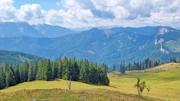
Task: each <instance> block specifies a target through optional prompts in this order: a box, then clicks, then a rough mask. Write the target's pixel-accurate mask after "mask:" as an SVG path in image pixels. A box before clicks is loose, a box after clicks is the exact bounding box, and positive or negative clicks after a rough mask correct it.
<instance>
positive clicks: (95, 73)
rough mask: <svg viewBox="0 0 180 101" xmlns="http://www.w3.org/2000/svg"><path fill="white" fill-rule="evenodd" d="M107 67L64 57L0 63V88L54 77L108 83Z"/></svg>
mask: <svg viewBox="0 0 180 101" xmlns="http://www.w3.org/2000/svg"><path fill="white" fill-rule="evenodd" d="M107 69H108V67H107V66H106V65H97V64H96V63H92V62H89V61H88V60H77V59H75V58H73V59H70V58H66V57H65V58H63V59H57V60H56V61H50V60H48V59H41V60H39V61H38V62H37V63H28V62H25V63H22V64H1V65H0V89H3V88H6V87H9V86H13V85H16V84H18V83H22V82H27V81H34V80H47V81H49V80H55V79H64V80H72V81H81V82H85V83H91V84H97V85H109V79H108V77H107Z"/></svg>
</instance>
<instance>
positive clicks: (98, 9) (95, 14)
mask: <svg viewBox="0 0 180 101" xmlns="http://www.w3.org/2000/svg"><path fill="white" fill-rule="evenodd" d="M179 5H180V0H168V1H167V0H103V1H102V0H61V1H60V2H57V3H56V5H55V6H61V9H59V10H53V8H52V9H51V10H47V11H44V10H43V9H42V8H41V6H40V4H25V5H22V6H21V7H20V8H19V9H18V8H15V6H14V5H13V1H12V0H0V22H2V21H25V22H28V23H30V24H40V23H47V24H52V25H59V26H64V27H71V28H77V27H97V26H146V25H163V26H169V25H170V26H173V27H179V26H180V6H179Z"/></svg>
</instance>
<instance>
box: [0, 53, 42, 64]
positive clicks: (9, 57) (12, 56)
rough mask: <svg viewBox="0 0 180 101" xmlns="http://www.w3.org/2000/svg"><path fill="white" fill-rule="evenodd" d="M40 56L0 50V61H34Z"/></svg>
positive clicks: (17, 62) (12, 62)
mask: <svg viewBox="0 0 180 101" xmlns="http://www.w3.org/2000/svg"><path fill="white" fill-rule="evenodd" d="M39 59H40V57H37V56H33V55H29V54H24V53H20V52H13V51H4V50H0V63H10V64H14V63H16V64H19V63H23V62H36V61H37V60H39Z"/></svg>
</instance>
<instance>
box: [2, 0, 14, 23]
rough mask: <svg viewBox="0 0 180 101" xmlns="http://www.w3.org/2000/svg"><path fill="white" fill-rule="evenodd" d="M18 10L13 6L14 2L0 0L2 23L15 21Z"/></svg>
mask: <svg viewBox="0 0 180 101" xmlns="http://www.w3.org/2000/svg"><path fill="white" fill-rule="evenodd" d="M14 12H16V8H15V7H14V6H13V1H12V0H0V21H1V22H5V21H14V20H15V19H16V16H15V14H14Z"/></svg>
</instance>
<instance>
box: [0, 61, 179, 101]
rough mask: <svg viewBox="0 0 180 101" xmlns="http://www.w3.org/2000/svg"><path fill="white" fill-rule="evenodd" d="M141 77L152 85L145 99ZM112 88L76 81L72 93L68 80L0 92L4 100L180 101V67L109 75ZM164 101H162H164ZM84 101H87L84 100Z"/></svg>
mask: <svg viewBox="0 0 180 101" xmlns="http://www.w3.org/2000/svg"><path fill="white" fill-rule="evenodd" d="M137 77H140V78H141V79H142V80H145V81H146V83H147V85H148V86H150V88H151V91H150V93H148V94H147V92H146V91H145V92H144V93H143V97H138V96H137V91H136V88H135V87H134V85H135V83H136V78H137ZM109 78H110V86H95V85H90V84H85V83H80V82H74V81H73V82H72V90H71V91H67V90H66V89H67V85H68V81H65V80H58V81H34V82H26V83H22V84H18V85H16V86H13V87H9V88H7V89H4V90H0V101H27V100H31V99H32V98H39V99H43V98H45V99H48V101H56V100H55V99H58V98H62V99H63V100H62V101H81V100H79V98H81V97H85V98H86V99H87V100H86V101H119V98H121V99H120V101H161V100H165V101H179V100H180V64H167V65H162V66H159V67H156V68H154V69H151V70H148V71H146V72H127V74H125V75H119V74H114V73H111V74H109ZM160 99H161V100H160ZM82 101H83V100H82Z"/></svg>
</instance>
